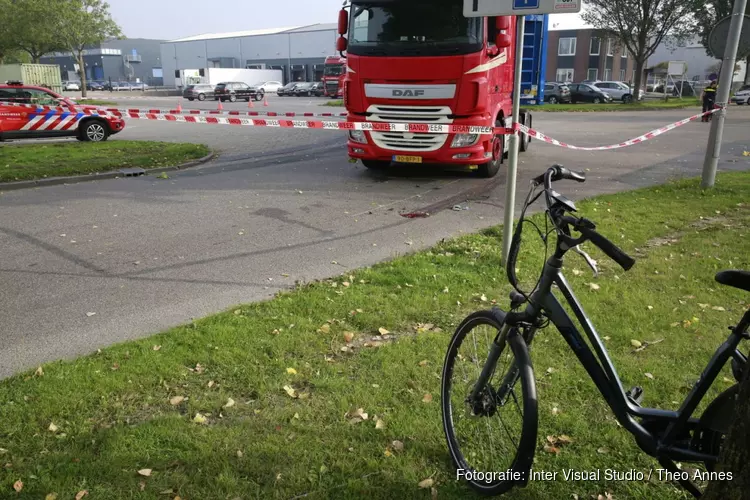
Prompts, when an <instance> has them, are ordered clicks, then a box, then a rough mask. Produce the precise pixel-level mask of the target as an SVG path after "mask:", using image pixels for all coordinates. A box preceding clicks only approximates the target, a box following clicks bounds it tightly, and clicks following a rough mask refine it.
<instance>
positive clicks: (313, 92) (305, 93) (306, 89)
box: [294, 82, 323, 97]
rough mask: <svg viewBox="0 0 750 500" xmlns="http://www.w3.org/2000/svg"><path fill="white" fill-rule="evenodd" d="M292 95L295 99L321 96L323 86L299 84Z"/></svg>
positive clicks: (307, 83) (312, 83)
mask: <svg viewBox="0 0 750 500" xmlns="http://www.w3.org/2000/svg"><path fill="white" fill-rule="evenodd" d="M294 95H295V96H297V97H310V96H322V95H323V86H322V85H321V84H320V83H315V82H304V83H300V84H298V85H297V86H296V87H294Z"/></svg>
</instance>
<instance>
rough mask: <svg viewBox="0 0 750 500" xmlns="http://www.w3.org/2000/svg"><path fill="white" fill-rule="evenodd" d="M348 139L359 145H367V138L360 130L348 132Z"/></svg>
mask: <svg viewBox="0 0 750 500" xmlns="http://www.w3.org/2000/svg"><path fill="white" fill-rule="evenodd" d="M349 139H351V140H352V141H354V142H358V143H360V144H367V136H365V133H364V131H362V130H350V131H349Z"/></svg>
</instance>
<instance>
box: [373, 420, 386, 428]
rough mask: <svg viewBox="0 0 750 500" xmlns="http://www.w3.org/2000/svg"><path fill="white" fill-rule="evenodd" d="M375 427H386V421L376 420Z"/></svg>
mask: <svg viewBox="0 0 750 500" xmlns="http://www.w3.org/2000/svg"><path fill="white" fill-rule="evenodd" d="M375 428H376V429H385V422H383V421H382V420H380V419H378V420H377V421H376V422H375Z"/></svg>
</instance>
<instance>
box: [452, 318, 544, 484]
mask: <svg viewBox="0 0 750 500" xmlns="http://www.w3.org/2000/svg"><path fill="white" fill-rule="evenodd" d="M502 314H503V313H500V315H502ZM502 328H503V326H502V323H501V321H499V320H498V318H497V317H496V314H495V313H493V312H492V311H477V312H475V313H473V314H471V315H469V316H468V317H466V319H464V321H463V322H462V323H461V324H460V325H459V326H458V328H457V329H456V332H455V333H454V334H453V338H452V339H451V342H450V345H449V347H448V352H447V354H446V357H445V363H444V365H443V377H442V386H441V400H442V403H441V404H442V413H443V430H444V432H445V437H446V440H447V442H448V450H449V451H450V454H451V458H452V459H453V464H454V465H455V467H456V473H457V479H465V480H467V481H468V482H469V484H470V485H471V486H472V487H473V488H474V489H475V490H477V491H478V492H480V493H483V494H486V495H499V494H501V493H505V492H506V491H508V490H510V489H511V488H513V487H514V486H516V485H521V486H523V485H525V484H526V483H527V481H528V472H529V469H530V468H531V464H532V461H533V459H534V450H535V447H536V437H537V426H538V418H539V417H538V403H537V395H536V384H535V381H534V370H533V367H532V364H531V358H530V357H529V352H528V348H527V346H526V342H525V341H524V339H523V337H522V336H521V335H520V334H519V333H518V330H517V329H516V328H511V329H509V330H508V331H507V332H506V334H505V335H501V331H502ZM496 339H497V345H498V346H500V348H501V351H500V356H499V357H498V358H495V359H496V360H495V361H490V362H492V364H493V366H490V367H488V368H489V369H490V371H489V372H488V373H491V375H490V377H489V379H488V381H487V383H486V384H485V385H484V387H482V388H481V389H480V390H479V391H477V392H478V397H476V398H472V396H471V394H472V392H474V388H475V386H476V384H477V381H478V379H479V376H480V373H482V370H483V368H484V366H485V364H486V363H487V362H488V355H489V352H490V347H491V346H492V345H493V343H495V342H496ZM462 349H465V350H464V351H463V353H462V352H461V351H462ZM519 386H520V387H519ZM519 389H520V394H519Z"/></svg>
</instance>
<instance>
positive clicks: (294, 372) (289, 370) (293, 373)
mask: <svg viewBox="0 0 750 500" xmlns="http://www.w3.org/2000/svg"><path fill="white" fill-rule="evenodd" d="M286 372H287V373H288V374H289V375H297V370H295V369H294V368H287V369H286Z"/></svg>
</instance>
